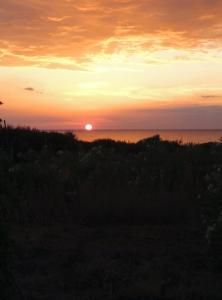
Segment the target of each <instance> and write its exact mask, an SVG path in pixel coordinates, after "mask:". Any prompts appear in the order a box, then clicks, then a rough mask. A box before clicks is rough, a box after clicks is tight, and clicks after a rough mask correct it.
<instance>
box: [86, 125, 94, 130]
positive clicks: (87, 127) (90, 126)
mask: <svg viewBox="0 0 222 300" xmlns="http://www.w3.org/2000/svg"><path fill="white" fill-rule="evenodd" d="M92 129H93V127H92V124H86V125H85V130H92Z"/></svg>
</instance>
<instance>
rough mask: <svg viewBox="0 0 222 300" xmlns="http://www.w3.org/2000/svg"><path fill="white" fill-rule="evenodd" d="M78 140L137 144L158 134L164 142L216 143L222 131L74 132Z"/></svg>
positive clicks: (221, 135)
mask: <svg viewBox="0 0 222 300" xmlns="http://www.w3.org/2000/svg"><path fill="white" fill-rule="evenodd" d="M74 134H75V135H76V136H77V138H78V139H79V140H83V141H93V140H96V139H107V138H109V139H113V140H119V141H126V142H138V141H139V140H142V139H144V138H148V137H151V136H154V135H156V134H159V135H160V137H161V138H162V139H164V140H170V141H172V140H174V141H175V140H181V141H182V142H183V143H206V142H218V141H219V140H220V138H221V137H222V130H92V131H90V132H87V131H85V130H74Z"/></svg>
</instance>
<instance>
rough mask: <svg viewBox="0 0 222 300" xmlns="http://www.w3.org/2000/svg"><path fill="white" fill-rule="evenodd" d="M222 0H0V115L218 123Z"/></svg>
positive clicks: (35, 120)
mask: <svg viewBox="0 0 222 300" xmlns="http://www.w3.org/2000/svg"><path fill="white" fill-rule="evenodd" d="M221 13H222V2H221V0H214V1H209V0H196V1H193V0H180V1H178V0H149V1H148V0H139V1H138V0H112V1H111V0H107V1H104V0H90V1H89V0H66V1H59V0H55V1H49V0H44V1H43V0H26V1H23V0H2V1H1V4H0V86H1V90H0V91H1V94H0V99H4V105H2V106H0V117H1V118H4V119H6V120H7V121H8V123H10V124H13V125H29V126H34V127H38V128H46V129H50V128H52V129H54V128H56V129H71V128H73V129H75V128H83V127H84V124H85V120H86V119H88V120H89V119H90V120H92V122H93V123H95V124H96V128H98V129H102V128H106V129H109V128H110V129H119V128H121V129H124V128H126V129H127V128H130V129H132V128H135V129H137V128H163V129H164V128H165V129H167V128H176V129H177V128H209V129H211V128H222V118H221V115H222V21H221Z"/></svg>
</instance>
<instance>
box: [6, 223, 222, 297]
mask: <svg viewBox="0 0 222 300" xmlns="http://www.w3.org/2000/svg"><path fill="white" fill-rule="evenodd" d="M199 231H200V228H198V225H194V224H187V225H181V226H172V225H165V226H157V225H156V226H148V225H144V226H118V227H115V226H106V227H103V228H102V227H98V226H94V227H92V226H91V227H87V226H72V227H69V226H66V227H64V226H61V225H60V224H58V225H53V226H47V227H44V226H41V227H40V226H36V227H31V228H28V227H27V226H23V227H18V226H16V227H15V228H14V229H13V230H12V237H13V241H14V243H15V249H16V253H15V259H14V261H15V265H14V267H13V276H14V278H15V281H16V283H17V286H18V287H17V289H18V290H20V292H21V294H22V295H21V298H22V297H23V299H28V300H37V299H38V300H40V299H41V300H43V299H44V300H57V299H58V300H62V299H64V300H73V299H76V300H77V299H79V300H83V299H90V300H91V299H95V300H99V299H134V300H139V299H140V300H142V299H175V300H176V299H178V300H179V299H189V300H191V299H209V300H210V299H211V300H214V299H221V295H222V276H221V273H216V272H214V271H212V270H211V268H210V267H209V265H208V258H207V253H206V251H205V249H206V247H205V246H204V241H203V240H201V238H200V234H199Z"/></svg>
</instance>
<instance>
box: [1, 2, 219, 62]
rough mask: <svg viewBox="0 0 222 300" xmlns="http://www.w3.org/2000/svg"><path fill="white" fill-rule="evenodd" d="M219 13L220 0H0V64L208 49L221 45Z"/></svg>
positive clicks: (86, 60) (83, 59)
mask: <svg viewBox="0 0 222 300" xmlns="http://www.w3.org/2000/svg"><path fill="white" fill-rule="evenodd" d="M221 14H222V2H221V0H196V1H193V0H180V1H178V0H149V1H148V0H140V1H138V0H106V1H104V0H69V1H60V0H55V1H53V2H52V1H50V0H45V1H42V0H35V1H33V0H26V1H20V0H1V9H0V37H1V38H0V53H1V54H0V64H1V65H13V64H14V65H17V64H18V65H21V64H24V65H37V66H38V65H39V63H40V62H39V57H41V58H44V57H45V58H46V60H47V59H48V58H49V57H55V58H56V59H58V60H59V59H60V60H61V58H65V59H66V60H69V61H70V62H71V61H73V62H74V63H76V62H77V63H79V64H84V63H86V62H88V61H90V59H91V58H92V56H93V55H95V54H97V55H98V54H100V55H106V54H112V53H118V52H120V51H125V52H126V53H128V54H129V55H131V54H132V53H138V52H139V51H141V50H143V51H145V52H147V53H149V52H152V51H155V50H158V49H170V48H176V49H190V50H191V51H194V50H195V49H201V51H208V50H210V49H211V48H212V47H214V48H215V47H221V46H222V21H221ZM54 63H55V62H54ZM58 64H61V68H66V67H67V64H63V63H62V62H59V63H58ZM52 65H53V64H50V63H49V64H47V63H46V61H45V62H42V66H44V67H48V68H51V67H52ZM68 67H69V68H70V64H68Z"/></svg>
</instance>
